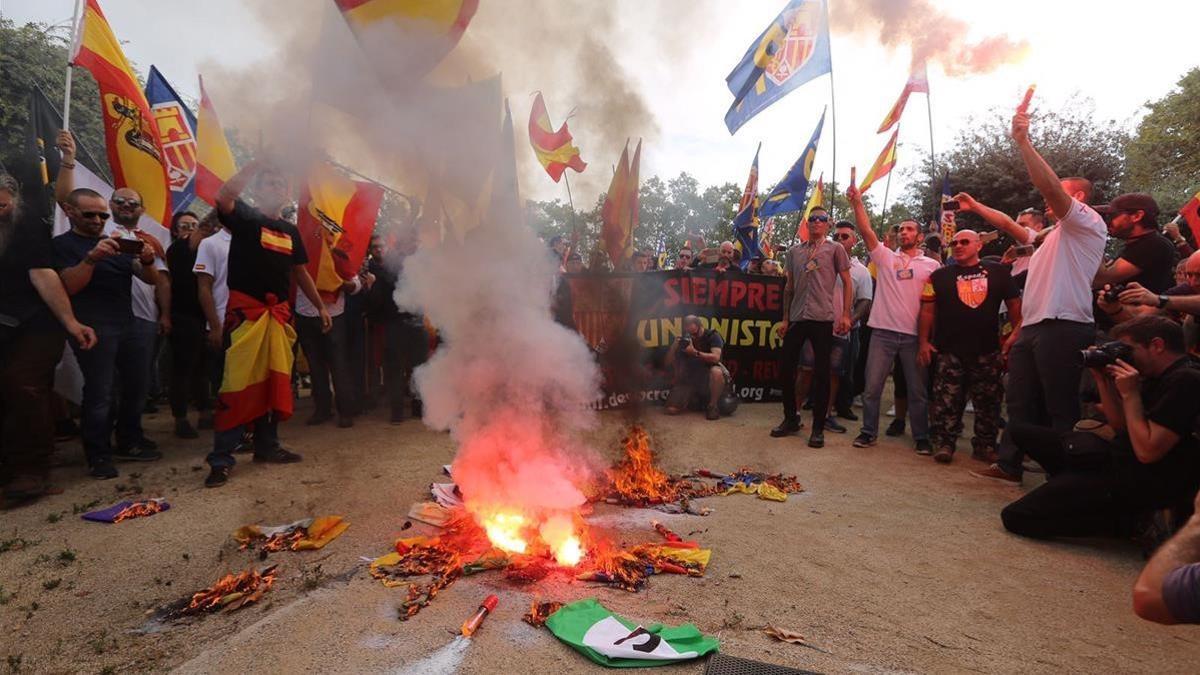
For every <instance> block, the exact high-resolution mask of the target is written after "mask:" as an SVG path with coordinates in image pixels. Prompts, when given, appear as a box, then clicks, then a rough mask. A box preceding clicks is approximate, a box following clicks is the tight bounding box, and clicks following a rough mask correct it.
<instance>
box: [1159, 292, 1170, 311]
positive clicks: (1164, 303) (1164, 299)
mask: <svg viewBox="0 0 1200 675" xmlns="http://www.w3.org/2000/svg"><path fill="white" fill-rule="evenodd" d="M1167 299H1168V296H1166V295H1160V296H1158V308H1159V309H1162V308H1164V307H1166V306H1167Z"/></svg>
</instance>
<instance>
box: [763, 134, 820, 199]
mask: <svg viewBox="0 0 1200 675" xmlns="http://www.w3.org/2000/svg"><path fill="white" fill-rule="evenodd" d="M823 126H825V113H824V112H822V113H821V119H820V121H818V122H817V128H816V129H815V130H814V131H813V135H812V138H810V139H809V141H808V145H806V146H804V152H802V153H800V157H799V159H797V160H796V163H795V164H793V165H792V168H790V169H788V172H787V174H786V175H785V176H784V177H783V180H781V181H779V182H778V183H776V184H775V187H774V188H772V190H771V194H769V195H767V198H766V199H765V200H763V203H762V208H760V209H759V211H758V213H759V215H760V216H777V215H779V214H781V213H791V212H792V211H799V210H800V209H802V208H804V195H805V193H807V192H808V179H809V177H810V176H812V167H813V161H814V160H815V159H816V157H817V143H818V142H819V141H820V140H821V128H822V127H823Z"/></svg>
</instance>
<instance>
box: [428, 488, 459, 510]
mask: <svg viewBox="0 0 1200 675" xmlns="http://www.w3.org/2000/svg"><path fill="white" fill-rule="evenodd" d="M429 493H430V494H432V495H433V500H434V501H436V502H437V503H439V504H441V505H442V506H444V507H446V508H448V509H452V508H454V507H456V506H462V505H463V498H462V495H461V494H459V492H458V486H457V485H455V484H454V483H430V484H429Z"/></svg>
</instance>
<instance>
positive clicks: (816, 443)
mask: <svg viewBox="0 0 1200 675" xmlns="http://www.w3.org/2000/svg"><path fill="white" fill-rule="evenodd" d="M808 447H810V448H823V447H825V434H823V433H822V432H820V431H814V432H812V433H811V434H809V436H808Z"/></svg>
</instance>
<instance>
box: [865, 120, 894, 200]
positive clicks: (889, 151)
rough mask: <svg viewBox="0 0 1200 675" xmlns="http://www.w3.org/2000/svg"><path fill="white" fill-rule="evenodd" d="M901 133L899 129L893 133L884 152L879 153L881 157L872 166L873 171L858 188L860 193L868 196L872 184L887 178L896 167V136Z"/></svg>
mask: <svg viewBox="0 0 1200 675" xmlns="http://www.w3.org/2000/svg"><path fill="white" fill-rule="evenodd" d="M899 133H900V130H899V129H897V130H896V131H893V132H892V137H891V138H890V139H888V142H887V145H885V146H884V147H883V152H881V153H879V157H878V158H876V159H875V163H874V164H872V165H871V170H870V171H868V172H867V175H866V177H865V178H863V180H862V184H861V185H859V186H858V191H859V192H861V193H863V194H866V192H867V188H869V187H871V184H872V183H874V182H875V181H877V180H879V179H880V178H883V177H884V176H886V175H887V174H888V172H889V171H891V170H892V167H894V166H896V135H897V134H899Z"/></svg>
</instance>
